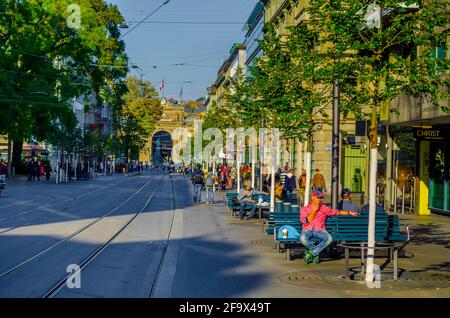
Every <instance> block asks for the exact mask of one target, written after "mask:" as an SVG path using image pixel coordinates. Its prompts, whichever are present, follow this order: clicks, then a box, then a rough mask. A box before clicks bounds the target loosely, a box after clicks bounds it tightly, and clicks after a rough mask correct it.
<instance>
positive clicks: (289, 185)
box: [284, 169, 297, 200]
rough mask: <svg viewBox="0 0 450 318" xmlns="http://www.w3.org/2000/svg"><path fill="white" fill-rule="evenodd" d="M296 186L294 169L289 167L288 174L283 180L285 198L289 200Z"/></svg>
mask: <svg viewBox="0 0 450 318" xmlns="http://www.w3.org/2000/svg"><path fill="white" fill-rule="evenodd" d="M296 188H297V182H296V181H295V175H294V169H289V172H288V174H287V175H286V178H285V180H284V189H285V190H286V198H287V200H291V198H292V192H294V190H295V189H296Z"/></svg>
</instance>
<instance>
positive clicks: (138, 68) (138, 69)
mask: <svg viewBox="0 0 450 318" xmlns="http://www.w3.org/2000/svg"><path fill="white" fill-rule="evenodd" d="M131 68H132V69H134V70H136V72H138V74H139V76H141V80H142V78H143V77H144V75H145V74H144V71H142V69H141V68H140V67H139V66H137V65H136V64H133V65H132V66H131Z"/></svg>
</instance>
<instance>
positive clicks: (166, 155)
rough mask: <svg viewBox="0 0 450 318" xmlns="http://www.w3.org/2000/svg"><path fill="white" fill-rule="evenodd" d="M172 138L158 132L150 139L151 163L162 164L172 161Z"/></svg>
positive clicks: (165, 133)
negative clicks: (165, 161)
mask: <svg viewBox="0 0 450 318" xmlns="http://www.w3.org/2000/svg"><path fill="white" fill-rule="evenodd" d="M172 146H173V143H172V136H171V135H170V134H169V133H168V132H167V131H159V132H157V133H156V134H154V135H153V138H152V161H153V162H162V161H163V160H167V161H170V160H171V159H172Z"/></svg>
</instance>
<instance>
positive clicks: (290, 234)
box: [277, 225, 300, 241]
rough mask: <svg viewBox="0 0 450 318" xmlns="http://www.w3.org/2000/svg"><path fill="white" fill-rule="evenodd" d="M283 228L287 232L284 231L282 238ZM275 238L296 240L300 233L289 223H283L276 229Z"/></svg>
mask: <svg viewBox="0 0 450 318" xmlns="http://www.w3.org/2000/svg"><path fill="white" fill-rule="evenodd" d="M283 230H286V231H287V233H286V234H287V235H286V237H285V238H283ZM277 239H290V240H294V241H297V240H299V239H300V233H298V231H297V230H296V229H295V227H293V226H291V225H283V226H282V227H280V228H279V230H278V233H277Z"/></svg>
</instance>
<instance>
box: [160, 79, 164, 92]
mask: <svg viewBox="0 0 450 318" xmlns="http://www.w3.org/2000/svg"><path fill="white" fill-rule="evenodd" d="M163 89H164V80H162V82H161V85H160V86H159V90H160V91H162V90H163Z"/></svg>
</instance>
